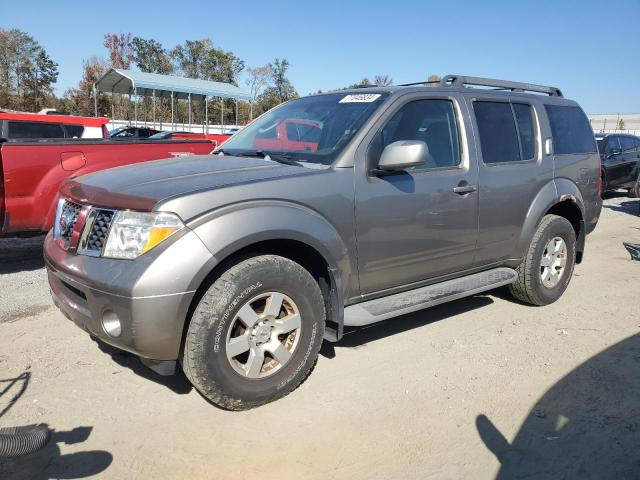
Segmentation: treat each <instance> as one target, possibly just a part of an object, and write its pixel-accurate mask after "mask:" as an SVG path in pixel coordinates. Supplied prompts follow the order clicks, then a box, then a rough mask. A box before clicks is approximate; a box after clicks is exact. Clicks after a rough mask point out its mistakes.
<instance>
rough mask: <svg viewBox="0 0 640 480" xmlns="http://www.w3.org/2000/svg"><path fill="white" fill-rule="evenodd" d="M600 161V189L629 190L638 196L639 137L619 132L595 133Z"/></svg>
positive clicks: (604, 190) (639, 186) (639, 191)
mask: <svg viewBox="0 0 640 480" xmlns="http://www.w3.org/2000/svg"><path fill="white" fill-rule="evenodd" d="M596 140H597V141H598V151H599V152H600V159H601V161H602V190H603V192H608V191H611V190H616V189H618V188H626V189H628V190H629V196H631V197H640V167H639V166H640V138H638V137H635V136H633V135H624V134H620V133H597V134H596Z"/></svg>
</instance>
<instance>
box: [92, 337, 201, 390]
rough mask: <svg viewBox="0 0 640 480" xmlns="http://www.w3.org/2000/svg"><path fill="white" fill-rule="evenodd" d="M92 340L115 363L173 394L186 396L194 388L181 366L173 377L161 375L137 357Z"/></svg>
mask: <svg viewBox="0 0 640 480" xmlns="http://www.w3.org/2000/svg"><path fill="white" fill-rule="evenodd" d="M92 339H93V340H94V341H95V342H96V343H97V344H98V348H99V349H100V350H101V351H102V352H103V353H106V354H107V355H109V356H110V357H111V359H112V360H113V361H114V362H116V363H117V364H118V365H120V366H121V367H124V368H128V369H129V370H131V371H133V373H135V374H136V375H138V376H140V377H142V378H144V379H146V380H151V381H152V382H155V383H157V384H159V385H162V386H164V387H167V388H168V389H169V390H171V391H172V392H174V393H177V394H180V395H186V394H187V393H189V392H190V391H191V390H192V388H193V387H192V385H191V383H190V382H189V380H188V379H187V377H186V376H185V374H184V372H183V371H182V368H180V366H179V365H178V366H176V373H174V374H173V375H160V374H159V373H156V372H154V371H153V370H151V369H150V368H149V367H147V366H146V365H144V364H143V363H142V362H141V361H140V359H139V358H138V357H137V356H135V355H133V354H130V353H128V352H125V351H123V350H120V349H118V348H115V347H112V346H111V345H109V344H107V343H104V342H102V341H100V340H99V339H97V338H94V337H92Z"/></svg>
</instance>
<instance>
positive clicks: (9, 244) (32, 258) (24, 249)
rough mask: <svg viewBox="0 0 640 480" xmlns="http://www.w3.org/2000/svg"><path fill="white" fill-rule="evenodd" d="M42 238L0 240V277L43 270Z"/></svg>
mask: <svg viewBox="0 0 640 480" xmlns="http://www.w3.org/2000/svg"><path fill="white" fill-rule="evenodd" d="M43 244H44V236H38V237H27V238H23V237H11V238H0V275H1V274H8V273H17V272H23V271H28V270H39V269H41V268H44V258H43V256H42V248H43Z"/></svg>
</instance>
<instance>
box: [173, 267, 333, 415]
mask: <svg viewBox="0 0 640 480" xmlns="http://www.w3.org/2000/svg"><path fill="white" fill-rule="evenodd" d="M278 301H281V306H280V309H279V310H278V307H277V305H278ZM269 305H275V306H274V307H273V309H272V310H274V311H275V310H277V311H278V312H279V313H278V315H270V313H273V312H271V311H270V309H269ZM247 306H248V309H247ZM296 311H297V313H298V319H296V318H295V316H296V315H295V314H296ZM251 312H252V313H251ZM254 314H257V317H255V316H254ZM278 318H280V319H281V320H278ZM298 324H299V327H298V329H297V330H291V331H290V332H285V333H278V332H280V331H283V332H284V331H285V330H287V329H288V328H293V326H295V325H298ZM250 325H253V326H252V327H250ZM324 325H325V307H324V300H323V297H322V293H321V291H320V287H319V285H318V283H317V281H316V280H315V279H314V278H313V277H312V276H311V274H310V273H309V272H308V271H307V270H306V269H304V268H303V267H302V266H300V265H299V264H297V263H295V262H293V261H291V260H289V259H287V258H284V257H279V256H276V255H261V256H256V257H252V258H249V259H247V260H244V261H241V262H240V263H238V264H236V265H235V266H233V267H231V268H229V269H228V270H227V271H226V272H224V273H223V274H222V275H221V276H220V277H219V278H218V279H217V280H216V281H215V282H214V283H213V284H212V285H211V287H210V288H209V289H208V290H207V291H206V293H205V294H204V295H203V297H202V299H201V300H200V302H199V303H198V305H197V307H196V308H195V310H194V313H193V316H192V318H191V323H190V324H189V328H188V331H187V335H186V338H185V345H184V354H183V357H182V365H183V369H184V372H185V375H186V376H187V378H188V379H189V380H190V381H191V383H192V384H193V386H194V387H195V388H196V389H197V390H198V391H199V392H200V393H201V394H202V395H204V396H205V397H206V398H207V399H209V400H210V401H211V402H213V403H214V404H216V405H218V406H219V407H222V408H224V409H227V410H247V409H250V408H254V407H257V406H260V405H263V404H265V403H268V402H271V401H273V400H276V399H278V398H281V397H284V396H285V395H287V394H288V393H290V392H291V391H293V390H295V389H296V388H297V387H298V386H299V385H300V384H301V383H302V382H303V381H304V380H305V378H306V377H307V376H308V375H309V374H310V373H311V370H312V369H313V366H314V365H315V362H316V360H317V357H318V351H319V350H320V346H321V344H322V339H323V335H324ZM263 334H264V335H263ZM278 342H279V343H278ZM240 344H242V346H240V347H238V346H239V345H240ZM247 345H248V347H247ZM245 347H246V348H248V350H246V351H245V350H243V351H242V353H240V354H238V355H237V356H234V357H233V358H227V356H228V354H229V355H233V353H234V352H235V350H234V349H238V350H242V349H244V348H245ZM283 349H286V350H287V351H288V352H289V353H288V357H287V355H286V352H284V351H283ZM260 351H262V352H263V353H262V354H260ZM271 351H273V352H275V353H274V354H273V355H272V354H271ZM276 353H277V355H276ZM260 355H263V356H264V364H263V363H261V362H260V361H259V358H260ZM277 358H279V359H280V360H283V359H284V360H283V361H282V362H281V361H279V360H277ZM258 366H260V369H259V370H258Z"/></svg>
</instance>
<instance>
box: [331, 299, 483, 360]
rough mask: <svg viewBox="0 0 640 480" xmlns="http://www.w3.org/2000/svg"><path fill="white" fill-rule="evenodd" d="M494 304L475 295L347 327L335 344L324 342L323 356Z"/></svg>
mask: <svg viewBox="0 0 640 480" xmlns="http://www.w3.org/2000/svg"><path fill="white" fill-rule="evenodd" d="M492 292H493V290H492ZM491 303H493V300H492V299H491V298H490V297H487V296H476V295H474V296H471V297H467V298H462V299H460V300H455V301H453V302H448V303H444V304H441V305H436V306H435V307H430V308H426V309H424V310H419V311H417V312H414V313H409V314H407V315H402V316H400V317H397V318H392V319H389V320H385V321H382V322H378V323H374V324H371V325H367V326H365V327H345V332H344V336H343V337H342V340H340V341H339V342H336V343H330V342H324V343H323V344H322V348H321V349H320V355H322V356H324V357H326V358H334V357H335V356H336V349H337V348H344V347H346V348H352V347H357V346H361V345H365V344H367V343H370V342H375V341H376V340H381V339H383V338H386V337H389V336H391V335H395V334H397V333H400V332H406V331H409V330H413V329H414V328H419V327H423V326H425V325H428V324H430V323H433V322H437V321H439V320H443V319H445V318H449V317H453V316H455V315H460V314H462V313H465V312H469V311H471V310H475V309H476V308H482V307H484V306H486V305H489V304H491Z"/></svg>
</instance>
